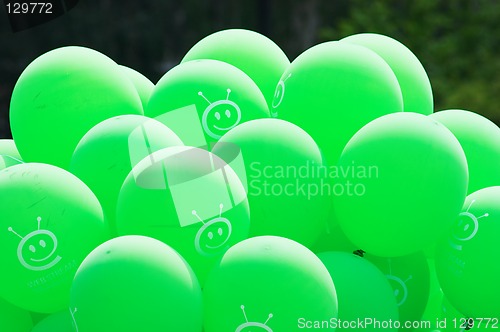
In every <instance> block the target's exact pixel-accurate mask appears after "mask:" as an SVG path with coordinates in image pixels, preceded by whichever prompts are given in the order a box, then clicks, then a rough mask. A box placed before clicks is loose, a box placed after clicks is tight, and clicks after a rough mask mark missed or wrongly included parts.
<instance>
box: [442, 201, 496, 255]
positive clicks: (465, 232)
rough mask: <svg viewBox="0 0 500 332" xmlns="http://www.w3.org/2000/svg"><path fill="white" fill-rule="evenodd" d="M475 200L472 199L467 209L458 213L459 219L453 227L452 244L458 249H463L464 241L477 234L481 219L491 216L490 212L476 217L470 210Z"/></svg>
mask: <svg viewBox="0 0 500 332" xmlns="http://www.w3.org/2000/svg"><path fill="white" fill-rule="evenodd" d="M475 201H476V200H475V199H474V200H472V202H471V203H470V204H469V207H467V210H465V212H462V213H460V214H459V215H458V220H457V222H456V223H455V225H454V226H453V228H452V233H451V239H450V245H451V246H452V247H453V248H454V249H456V250H462V245H463V243H464V242H466V241H469V240H471V239H473V238H474V237H475V236H476V234H477V231H478V230H479V219H481V218H485V217H488V216H489V214H488V213H485V214H483V215H482V216H479V217H476V216H475V215H474V214H473V213H471V212H469V210H470V208H471V207H472V205H473V204H474V202H475Z"/></svg>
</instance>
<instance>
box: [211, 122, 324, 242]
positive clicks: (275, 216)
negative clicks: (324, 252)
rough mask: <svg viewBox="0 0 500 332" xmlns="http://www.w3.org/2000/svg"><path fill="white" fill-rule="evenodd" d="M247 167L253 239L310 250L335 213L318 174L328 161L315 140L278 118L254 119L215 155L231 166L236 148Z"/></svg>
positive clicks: (234, 131) (245, 175)
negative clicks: (272, 237)
mask: <svg viewBox="0 0 500 332" xmlns="http://www.w3.org/2000/svg"><path fill="white" fill-rule="evenodd" d="M235 148H236V149H238V150H239V151H240V153H241V157H242V158H243V162H244V167H242V169H241V170H238V169H236V168H235V170H236V172H237V173H239V174H238V175H239V176H240V179H246V182H247V185H248V202H249V205H250V209H251V212H252V222H251V224H250V235H251V236H259V235H276V236H282V237H286V238H289V239H291V240H294V241H297V242H299V243H301V244H303V245H305V246H310V245H312V244H313V243H314V241H315V240H316V239H317V238H318V236H319V234H320V232H321V230H322V226H323V225H324V224H325V222H326V218H327V216H328V212H329V209H330V197H329V196H328V193H322V192H321V188H322V187H321V185H322V182H324V179H321V178H320V177H319V176H318V175H317V174H316V172H318V170H320V169H321V168H322V167H324V165H323V158H322V156H321V152H320V151H319V148H318V146H317V145H316V143H315V142H314V140H313V139H312V138H311V137H310V136H309V135H308V134H307V133H306V132H305V131H303V130H302V129H300V128H299V127H297V126H296V125H294V124H292V123H290V122H287V121H283V120H278V119H259V120H252V121H249V122H246V123H244V124H241V125H239V126H237V127H236V128H234V129H232V130H230V131H229V132H228V133H227V134H225V135H224V136H222V138H221V139H220V140H219V142H217V144H216V145H215V146H214V148H213V150H212V152H213V153H215V154H216V155H218V156H219V157H221V158H222V159H224V160H225V161H226V162H227V163H230V162H231V160H232V159H233V154H234V152H233V151H234V149H235Z"/></svg>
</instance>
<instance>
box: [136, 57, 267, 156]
mask: <svg viewBox="0 0 500 332" xmlns="http://www.w3.org/2000/svg"><path fill="white" fill-rule="evenodd" d="M145 114H146V115H147V116H149V117H152V118H156V119H158V120H159V121H161V122H162V123H164V124H166V125H167V126H168V127H169V128H170V129H172V130H173V131H174V132H175V133H176V134H177V135H179V137H180V138H181V140H182V141H183V142H184V144H186V145H191V146H197V147H201V146H206V145H207V143H210V142H215V141H217V140H218V139H219V138H220V137H221V136H222V135H224V134H225V133H226V132H227V131H229V130H230V129H232V128H234V127H236V126H237V125H238V124H240V123H243V122H246V121H248V120H253V119H259V118H265V117H269V110H268V107H267V104H266V100H265V99H264V96H263V95H262V93H261V92H260V90H259V88H258V87H257V85H256V84H255V83H254V82H253V81H252V79H251V78H250V77H248V76H247V75H246V74H245V73H244V72H242V71H241V70H240V69H238V68H236V67H234V66H232V65H230V64H228V63H225V62H222V61H217V60H197V61H188V62H185V63H182V64H180V65H178V66H176V67H174V68H173V69H171V70H170V71H169V72H167V73H166V74H165V75H164V76H163V77H162V78H161V79H160V81H159V82H158V84H157V85H156V87H155V89H154V91H153V94H152V95H151V98H150V100H149V103H148V107H147V108H146V111H145Z"/></svg>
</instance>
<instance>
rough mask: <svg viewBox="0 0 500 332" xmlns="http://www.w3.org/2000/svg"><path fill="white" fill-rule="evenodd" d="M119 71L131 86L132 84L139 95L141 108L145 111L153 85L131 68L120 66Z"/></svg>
mask: <svg viewBox="0 0 500 332" xmlns="http://www.w3.org/2000/svg"><path fill="white" fill-rule="evenodd" d="M120 69H121V70H122V72H123V73H124V74H125V75H126V76H127V77H128V78H129V79H130V81H131V82H132V84H134V87H135V89H136V90H137V93H138V94H139V98H141V103H142V108H143V109H146V106H147V105H148V102H149V97H151V94H152V93H153V89H154V88H155V85H154V84H153V82H151V81H150V80H149V79H148V78H147V77H146V76H144V75H142V74H141V73H139V72H138V71H135V70H133V69H132V68H129V67H125V66H120Z"/></svg>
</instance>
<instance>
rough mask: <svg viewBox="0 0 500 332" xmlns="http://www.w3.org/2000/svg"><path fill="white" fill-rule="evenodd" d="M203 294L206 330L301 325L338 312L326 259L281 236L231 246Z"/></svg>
mask: <svg viewBox="0 0 500 332" xmlns="http://www.w3.org/2000/svg"><path fill="white" fill-rule="evenodd" d="M203 297H204V313H205V314H204V327H205V332H226V331H227V332H234V331H237V332H240V331H241V332H243V331H245V332H246V331H298V330H299V329H301V326H302V325H303V326H304V327H305V326H306V325H308V324H313V322H322V321H327V322H329V321H330V319H336V318H337V313H338V310H337V294H336V291H335V286H334V284H333V282H332V278H331V277H330V274H329V273H328V270H327V269H326V268H325V266H324V265H323V263H321V261H320V260H319V259H318V258H317V257H316V256H315V255H314V254H313V253H312V252H311V251H309V250H308V249H307V248H306V247H304V246H302V245H300V244H299V243H297V242H294V241H292V240H288V239H286V238H281V237H276V236H260V237H254V238H250V239H247V240H245V241H242V242H240V243H238V244H236V245H234V246H233V247H231V248H230V249H229V250H228V251H227V252H226V253H225V254H224V257H223V258H222V260H221V261H220V263H219V264H218V265H217V266H216V267H215V268H214V269H213V270H212V272H211V274H210V276H209V279H208V280H207V282H206V284H205V287H204V288H203ZM318 330H319V331H327V330H328V331H332V330H331V329H328V328H327V329H318Z"/></svg>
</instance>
